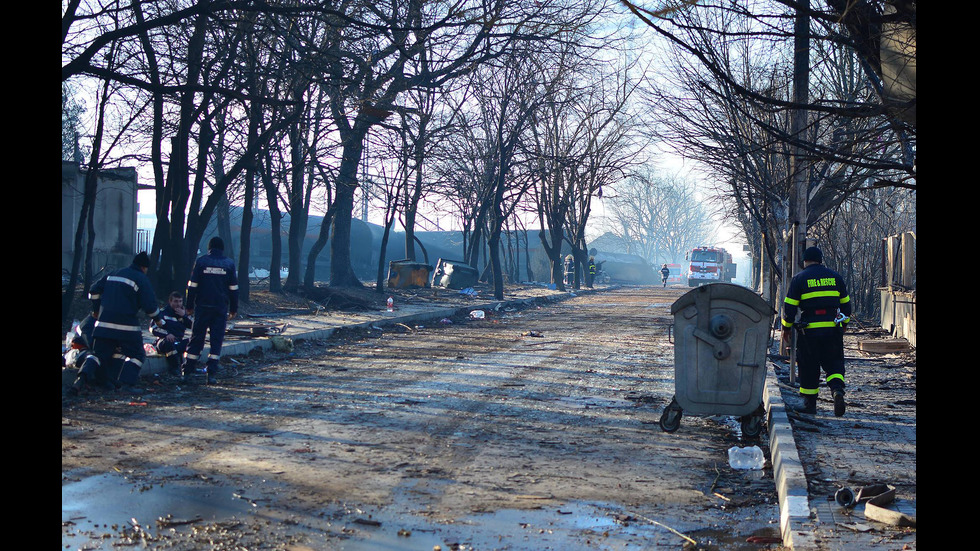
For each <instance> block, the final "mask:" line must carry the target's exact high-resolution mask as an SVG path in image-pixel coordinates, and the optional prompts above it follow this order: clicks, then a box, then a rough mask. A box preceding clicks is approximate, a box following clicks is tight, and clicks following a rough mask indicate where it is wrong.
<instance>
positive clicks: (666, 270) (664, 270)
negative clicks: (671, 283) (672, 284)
mask: <svg viewBox="0 0 980 551" xmlns="http://www.w3.org/2000/svg"><path fill="white" fill-rule="evenodd" d="M668 277H670V268H668V267H667V265H666V264H664V265H663V267H662V268H660V279H661V280H662V281H663V283H664V287H665V288H666V287H667V278H668Z"/></svg>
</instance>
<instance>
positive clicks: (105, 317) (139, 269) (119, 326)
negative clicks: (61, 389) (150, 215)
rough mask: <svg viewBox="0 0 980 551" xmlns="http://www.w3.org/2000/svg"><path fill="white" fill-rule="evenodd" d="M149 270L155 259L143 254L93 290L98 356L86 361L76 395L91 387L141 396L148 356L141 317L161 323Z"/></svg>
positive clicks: (74, 386)
mask: <svg viewBox="0 0 980 551" xmlns="http://www.w3.org/2000/svg"><path fill="white" fill-rule="evenodd" d="M149 268H150V257H149V256H147V254H146V253H145V252H142V253H139V254H138V255H136V257H135V258H134V259H133V263H132V265H130V266H129V267H126V268H122V269H119V270H115V271H113V272H112V273H110V274H108V275H106V276H105V277H103V278H102V279H100V280H99V281H97V282H95V284H94V285H92V288H91V289H89V299H90V300H91V301H92V317H93V318H95V327H94V328H93V329H92V338H93V341H94V342H93V344H92V354H91V355H89V356H88V357H87V358H85V361H84V363H83V364H82V368H81V369H80V370H79V372H78V377H77V378H76V379H75V382H74V383H73V384H72V386H71V388H70V389H69V393H70V394H72V395H77V394H78V393H79V391H80V390H81V389H82V388H84V387H85V386H86V385H93V386H94V385H98V386H101V387H102V388H106V389H116V388H118V387H121V388H123V389H124V390H126V391H130V392H133V391H138V389H136V388H135V387H134V385H136V384H137V383H139V375H140V370H141V369H142V367H143V361H144V360H145V359H146V351H145V350H144V349H143V328H142V327H141V326H140V322H139V320H138V319H137V317H136V315H137V313H138V312H139V311H140V310H143V311H144V312H146V314H147V315H149V316H150V317H151V318H153V320H154V321H156V322H158V323H159V322H160V321H161V320H160V310H159V308H157V302H156V297H155V296H154V295H153V287H152V286H151V285H150V279H149V278H148V277H147V276H146V272H147V271H149ZM120 360H121V361H120ZM116 362H118V363H116Z"/></svg>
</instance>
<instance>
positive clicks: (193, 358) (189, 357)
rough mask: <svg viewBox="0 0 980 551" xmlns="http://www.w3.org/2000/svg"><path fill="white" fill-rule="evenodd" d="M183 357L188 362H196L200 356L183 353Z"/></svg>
mask: <svg viewBox="0 0 980 551" xmlns="http://www.w3.org/2000/svg"><path fill="white" fill-rule="evenodd" d="M184 357H185V358H187V359H188V360H196V359H199V358H200V356H198V355H196V354H191V353H189V352H184Z"/></svg>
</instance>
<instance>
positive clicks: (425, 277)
mask: <svg viewBox="0 0 980 551" xmlns="http://www.w3.org/2000/svg"><path fill="white" fill-rule="evenodd" d="M431 272H432V266H429V265H428V264H425V263H422V262H413V261H411V260H392V261H390V262H388V288H390V289H409V288H412V287H428V286H429V273H431Z"/></svg>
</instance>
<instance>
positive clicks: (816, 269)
mask: <svg viewBox="0 0 980 551" xmlns="http://www.w3.org/2000/svg"><path fill="white" fill-rule="evenodd" d="M797 311H799V314H800V319H799V321H796V314H797ZM850 316H851V302H850V297H849V296H848V294H847V287H846V285H845V284H844V278H842V277H841V275H840V274H838V273H837V272H835V271H834V270H831V269H830V268H827V267H826V266H824V265H823V253H822V252H821V251H820V249H818V248H817V247H809V248H807V249H806V250H805V251H803V271H801V272H800V273H798V274H796V276H794V277H793V279H792V281H790V283H789V289H788V290H787V292H786V301H785V304H784V306H783V316H782V325H783V329H784V330H788V329H791V328H793V327H794V326H795V327H796V328H797V330H798V333H797V358H798V361H799V365H800V395H802V396H803V407H802V408H801V409H799V411H801V412H803V413H816V411H817V394H818V392H819V389H818V386H819V383H820V368H821V367H822V368H823V370H824V373H826V382H827V387H829V388H830V392H831V394H832V395H833V398H834V415H836V416H838V417H840V416H842V415H844V409H845V404H844V331H846V329H847V324H848V323H849V322H850V321H851V319H850Z"/></svg>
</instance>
